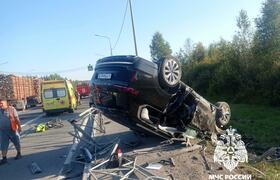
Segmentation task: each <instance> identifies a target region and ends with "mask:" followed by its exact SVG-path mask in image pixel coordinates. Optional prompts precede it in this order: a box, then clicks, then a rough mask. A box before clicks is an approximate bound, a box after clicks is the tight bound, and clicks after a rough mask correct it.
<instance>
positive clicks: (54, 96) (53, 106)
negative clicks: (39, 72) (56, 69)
mask: <svg viewBox="0 0 280 180" xmlns="http://www.w3.org/2000/svg"><path fill="white" fill-rule="evenodd" d="M42 104H43V111H44V112H46V114H47V115H48V114H51V113H55V112H65V111H67V112H70V113H73V112H74V110H75V109H76V108H77V100H76V97H75V92H74V89H73V86H72V84H71V82H70V81H68V80H53V81H43V82H42Z"/></svg>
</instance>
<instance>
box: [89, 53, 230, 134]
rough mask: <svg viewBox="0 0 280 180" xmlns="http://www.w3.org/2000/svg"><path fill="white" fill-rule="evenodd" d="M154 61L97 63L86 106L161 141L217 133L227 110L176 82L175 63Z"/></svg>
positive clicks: (130, 59) (131, 59) (120, 58)
mask: <svg viewBox="0 0 280 180" xmlns="http://www.w3.org/2000/svg"><path fill="white" fill-rule="evenodd" d="M159 62H160V63H155V62H151V61H148V60H145V59H143V58H140V57H138V56H110V57H106V58H103V59H100V60H98V61H97V63H96V66H95V72H94V75H93V77H92V80H91V91H92V92H91V94H92V102H91V104H93V105H94V106H96V107H97V108H99V109H102V110H103V111H104V113H106V114H108V112H112V111H114V112H120V113H121V115H123V116H122V117H124V115H125V116H127V117H129V118H115V119H114V118H113V119H114V120H116V121H118V122H120V123H121V124H124V125H126V126H128V127H130V128H133V127H140V128H142V129H145V130H147V131H150V132H152V133H156V134H158V135H161V136H164V137H172V138H182V137H183V138H185V137H190V136H191V137H193V136H195V134H196V132H210V133H215V134H219V133H220V132H222V127H223V126H225V125H226V124H227V123H228V122H229V119H230V108H229V105H228V104H227V103H225V102H217V103H216V104H215V105H214V104H211V103H209V102H208V101H207V100H205V99H204V98H203V97H201V96H200V95H199V94H197V93H196V92H195V91H194V90H193V89H192V88H190V87H189V86H187V85H186V84H184V83H183V82H182V81H180V80H181V75H182V70H181V65H180V63H179V62H178V60H177V59H175V58H173V57H170V58H164V59H162V60H160V61H159ZM109 114H110V113H109ZM114 114H115V113H114Z"/></svg>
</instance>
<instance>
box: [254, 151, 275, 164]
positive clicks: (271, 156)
mask: <svg viewBox="0 0 280 180" xmlns="http://www.w3.org/2000/svg"><path fill="white" fill-rule="evenodd" d="M262 160H267V161H277V160H280V147H272V148H270V149H269V150H267V151H266V152H264V153H263V154H262V155H261V156H258V157H256V158H255V159H254V160H253V163H258V162H261V161H262Z"/></svg>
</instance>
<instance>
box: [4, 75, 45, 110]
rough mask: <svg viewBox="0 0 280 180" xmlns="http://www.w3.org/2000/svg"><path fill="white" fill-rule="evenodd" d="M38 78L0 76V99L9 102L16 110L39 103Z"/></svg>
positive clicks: (39, 85) (39, 83) (39, 80)
mask: <svg viewBox="0 0 280 180" xmlns="http://www.w3.org/2000/svg"><path fill="white" fill-rule="evenodd" d="M41 82H42V80H41V79H40V78H34V77H23V76H22V77H21V76H15V75H4V74H0V99H2V100H6V101H10V102H11V104H12V105H13V106H14V107H15V108H16V109H17V110H24V109H26V108H29V107H32V106H36V104H37V103H40V102H41Z"/></svg>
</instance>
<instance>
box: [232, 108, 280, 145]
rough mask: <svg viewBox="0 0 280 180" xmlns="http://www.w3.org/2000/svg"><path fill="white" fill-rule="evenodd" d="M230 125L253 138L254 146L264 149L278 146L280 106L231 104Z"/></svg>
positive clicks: (279, 143) (279, 138) (279, 141)
mask: <svg viewBox="0 0 280 180" xmlns="http://www.w3.org/2000/svg"><path fill="white" fill-rule="evenodd" d="M230 107H231V114H232V117H231V121H230V125H231V126H232V127H233V128H236V129H237V131H238V132H239V133H240V134H241V135H243V136H245V137H247V138H248V137H250V138H253V140H254V148H256V149H259V150H262V149H263V150H265V149H268V148H269V147H275V146H280V107H269V106H261V105H247V104H231V105H230Z"/></svg>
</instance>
